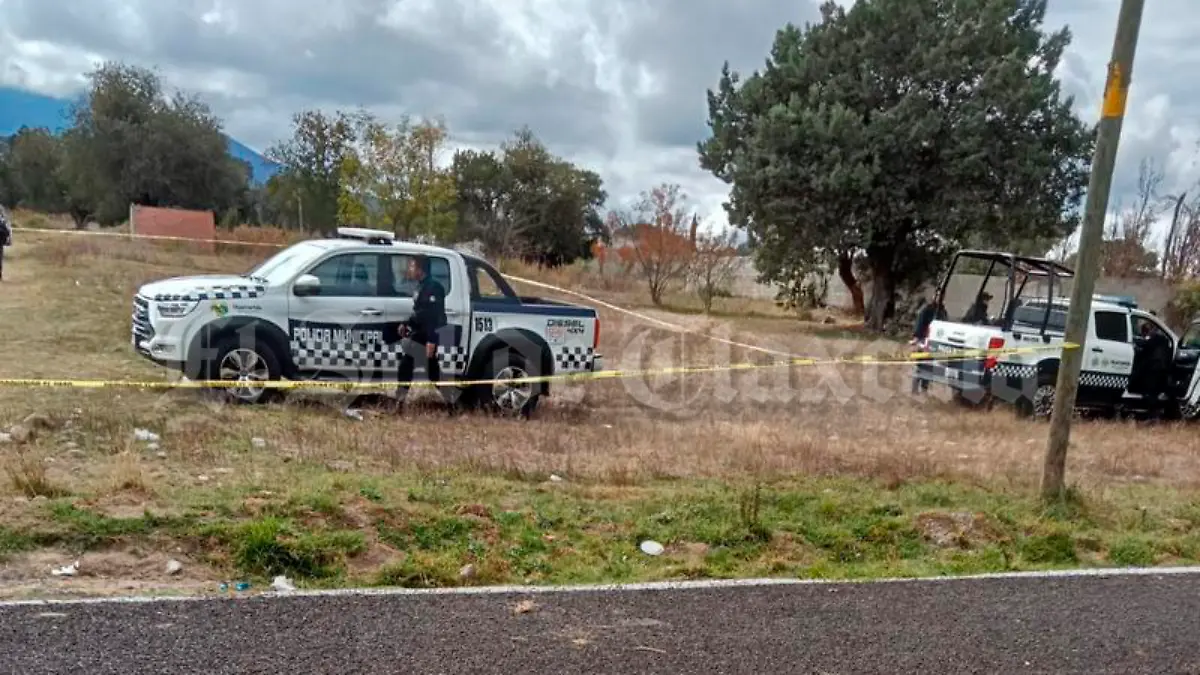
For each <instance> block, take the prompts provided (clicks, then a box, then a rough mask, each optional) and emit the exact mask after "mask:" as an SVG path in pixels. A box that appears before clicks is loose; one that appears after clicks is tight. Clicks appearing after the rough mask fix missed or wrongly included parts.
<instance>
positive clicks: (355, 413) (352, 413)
mask: <svg viewBox="0 0 1200 675" xmlns="http://www.w3.org/2000/svg"><path fill="white" fill-rule="evenodd" d="M345 415H346V417H349V418H350V419H352V420H358V421H359V422H361V421H363V414H362V411H361V410H355V409H353V408H348V409H347V410H346V412H345Z"/></svg>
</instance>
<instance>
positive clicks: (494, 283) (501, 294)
mask: <svg viewBox="0 0 1200 675" xmlns="http://www.w3.org/2000/svg"><path fill="white" fill-rule="evenodd" d="M469 274H470V275H471V297H472V299H475V300H505V301H514V300H515V299H516V298H515V297H514V296H513V295H511V291H510V290H508V285H507V284H505V283H504V282H503V281H501V279H500V277H499V276H498V275H497V274H496V272H495V271H494V270H492V269H491V268H490V267H487V266H485V265H480V264H471V265H470V266H469Z"/></svg>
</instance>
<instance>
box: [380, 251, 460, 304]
mask: <svg viewBox="0 0 1200 675" xmlns="http://www.w3.org/2000/svg"><path fill="white" fill-rule="evenodd" d="M389 257H390V258H391V259H392V291H393V292H394V293H395V294H396V295H398V296H400V297H409V296H411V295H412V294H413V293H416V292H417V282H415V281H411V280H409V278H408V261H409V260H412V256H409V255H392V256H389ZM429 269H430V271H431V272H432V274H431V275H430V276H432V277H433V280H434V281H436V282H438V283H439V284H441V285H442V290H443V291H445V292H446V295H450V281H451V279H450V261H449V260H446V259H445V258H442V257H438V256H429Z"/></svg>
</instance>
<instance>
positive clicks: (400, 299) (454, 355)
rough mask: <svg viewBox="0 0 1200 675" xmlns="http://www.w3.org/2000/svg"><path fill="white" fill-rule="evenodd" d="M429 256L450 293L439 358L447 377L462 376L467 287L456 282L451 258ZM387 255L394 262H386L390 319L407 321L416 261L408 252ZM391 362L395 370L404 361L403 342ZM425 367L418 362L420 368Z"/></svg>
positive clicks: (437, 277) (436, 276) (435, 275)
mask: <svg viewBox="0 0 1200 675" xmlns="http://www.w3.org/2000/svg"><path fill="white" fill-rule="evenodd" d="M425 255H426V257H428V258H429V268H430V272H431V273H432V276H433V279H434V281H437V282H438V283H439V284H441V285H442V289H443V290H444V291H445V292H446V323H447V326H446V330H445V332H444V334H443V335H442V336H441V339H440V340H439V343H440V344H439V345H438V360H439V363H440V365H441V368H442V376H443V377H452V376H458V375H461V374H462V373H464V372H465V371H466V368H467V349H466V347H467V342H466V335H467V331H466V321H467V302H466V300H465V298H466V293H464V289H461V288H458V287H457V286H456V285H455V284H454V281H455V279H454V274H453V273H452V271H451V270H452V268H451V266H450V259H449V258H447V257H446V256H443V255H438V254H436V253H430V254H425ZM385 256H386V257H387V258H388V261H389V263H390V264H388V265H385V269H384V274H385V283H384V285H385V288H386V290H387V293H388V297H387V300H386V302H385V304H384V306H385V313H386V316H387V320H388V321H389V322H390V323H393V324H395V323H399V322H403V321H407V320H408V319H410V318H411V317H412V313H413V294H414V293H415V292H416V290H417V285H418V282H417V281H415V280H412V279H409V278H408V266H409V263H410V262H411V261H412V260H413V254H411V253H404V252H395V253H392V252H389V253H386V254H385ZM391 357H392V358H391V360H390V361H389V364H390V367H391V368H392V372H393V373H394V372H395V369H396V368H397V367H399V364H400V361H399V359H400V343H396V344H395V345H393V350H392V354H391ZM420 369H422V366H421V365H420V364H418V370H420Z"/></svg>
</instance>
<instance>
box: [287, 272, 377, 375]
mask: <svg viewBox="0 0 1200 675" xmlns="http://www.w3.org/2000/svg"><path fill="white" fill-rule="evenodd" d="M382 265H383V262H382V258H381V257H380V256H379V254H377V253H338V254H336V255H333V256H331V257H328V258H325V259H324V260H322V261H320V262H317V263H316V264H315V265H313V266H312V267H311V268H310V269H308V270H305V272H304V274H311V275H313V276H315V277H317V278H318V279H319V280H320V281H321V286H320V288H319V289H318V291H317V293H316V294H315V295H304V296H298V295H296V294H295V293H294V292H290V291H289V293H288V335H289V337H290V343H291V344H290V346H291V352H292V353H291V356H292V362H293V363H294V364H295V365H296V368H297V369H298V370H300V371H301V372H303V373H305V374H306V375H310V376H316V377H323V376H324V377H328V376H331V375H332V376H335V377H336V378H338V379H342V378H346V379H351V380H358V379H359V378H360V377H361V376H362V375H363V374H365V373H364V371H369V370H370V369H371V365H372V364H373V362H374V361H376V360H378V359H379V358H381V357H382V355H383V354H384V353H385V352H386V351H387V345H386V344H385V342H384V339H383V338H384V328H385V323H384V321H385V319H384V313H383V300H384V299H383V297H382V293H381V291H382V287H381V285H380V279H381V274H380V272H381V271H382Z"/></svg>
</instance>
